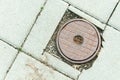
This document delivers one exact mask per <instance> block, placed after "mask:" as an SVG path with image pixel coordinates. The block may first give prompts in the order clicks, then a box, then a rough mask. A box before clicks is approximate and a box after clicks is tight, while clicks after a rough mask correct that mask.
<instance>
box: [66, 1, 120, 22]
mask: <svg viewBox="0 0 120 80" xmlns="http://www.w3.org/2000/svg"><path fill="white" fill-rule="evenodd" d="M64 1H67V2H68V3H70V4H72V5H74V6H75V7H77V8H79V9H81V10H83V11H84V12H86V13H88V14H89V15H91V16H93V17H95V18H97V19H99V20H100V21H102V22H106V21H107V20H108V18H109V16H110V14H111V13H112V11H113V9H114V7H115V5H116V3H117V2H118V0H91V1H90V0H76V1H75V0H64Z"/></svg>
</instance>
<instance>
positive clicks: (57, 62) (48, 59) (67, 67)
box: [39, 52, 80, 80]
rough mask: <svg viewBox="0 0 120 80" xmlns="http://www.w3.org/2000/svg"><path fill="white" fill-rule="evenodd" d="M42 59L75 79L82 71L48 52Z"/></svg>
mask: <svg viewBox="0 0 120 80" xmlns="http://www.w3.org/2000/svg"><path fill="white" fill-rule="evenodd" d="M39 59H40V58H39ZM41 61H43V62H44V63H46V64H48V65H50V66H52V67H53V68H55V69H56V70H58V71H59V72H61V73H63V74H65V75H67V76H69V77H71V78H73V79H75V80H76V79H77V78H78V76H79V74H80V71H78V70H76V69H75V68H73V67H71V66H70V65H68V64H67V63H65V62H63V61H61V60H59V59H58V58H56V57H54V56H53V55H51V54H49V53H47V52H45V53H44V55H43V56H42V57H41ZM71 73H72V74H71Z"/></svg>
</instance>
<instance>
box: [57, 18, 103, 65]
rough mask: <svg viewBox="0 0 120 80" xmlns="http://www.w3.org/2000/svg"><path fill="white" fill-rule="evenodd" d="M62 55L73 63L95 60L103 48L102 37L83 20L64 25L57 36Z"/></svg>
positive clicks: (75, 20)
mask: <svg viewBox="0 0 120 80" xmlns="http://www.w3.org/2000/svg"><path fill="white" fill-rule="evenodd" d="M56 44H57V48H58V51H59V52H60V54H61V55H62V56H63V57H64V58H65V59H67V60H68V61H70V62H72V63H84V62H87V61H90V60H91V59H93V58H94V57H95V56H96V54H97V53H98V52H99V50H100V48H101V37H100V34H99V32H98V30H97V29H96V27H95V26H94V25H93V24H91V23H90V22H88V21H86V20H83V19H73V20H71V21H69V22H67V23H65V24H64V25H63V27H62V28H61V29H60V30H59V32H58V34H57V39H56Z"/></svg>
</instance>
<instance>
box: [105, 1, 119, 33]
mask: <svg viewBox="0 0 120 80" xmlns="http://www.w3.org/2000/svg"><path fill="white" fill-rule="evenodd" d="M119 2H120V0H119V1H118V2H117V3H116V5H115V7H114V9H113V10H112V13H111V14H110V16H109V18H108V20H107V22H106V23H105V24H106V25H105V28H104V31H105V29H106V27H107V25H109V24H108V22H109V21H110V19H111V17H112V15H113V14H114V12H115V10H116V8H117V6H118V4H119Z"/></svg>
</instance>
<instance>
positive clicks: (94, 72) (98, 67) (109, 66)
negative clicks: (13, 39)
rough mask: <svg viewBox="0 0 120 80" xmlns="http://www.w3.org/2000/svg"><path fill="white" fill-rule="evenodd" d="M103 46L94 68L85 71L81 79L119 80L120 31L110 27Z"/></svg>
mask: <svg viewBox="0 0 120 80" xmlns="http://www.w3.org/2000/svg"><path fill="white" fill-rule="evenodd" d="M103 37H104V39H105V42H104V44H103V46H104V47H103V48H102V50H101V52H100V54H99V56H98V59H97V60H96V61H95V63H94V65H93V67H92V68H90V69H89V70H86V71H83V73H82V74H81V76H80V78H79V80H87V79H89V80H119V79H120V77H119V74H120V63H119V61H120V45H118V44H120V32H118V31H116V30H115V29H113V28H111V27H108V26H107V28H106V30H105V32H104V35H103Z"/></svg>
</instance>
